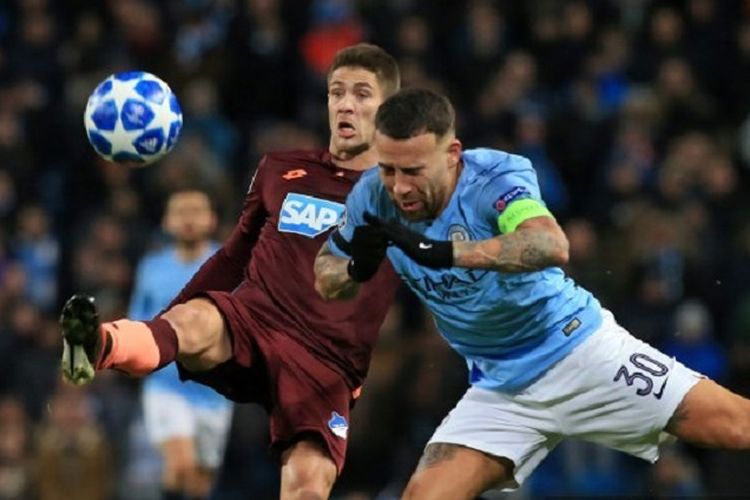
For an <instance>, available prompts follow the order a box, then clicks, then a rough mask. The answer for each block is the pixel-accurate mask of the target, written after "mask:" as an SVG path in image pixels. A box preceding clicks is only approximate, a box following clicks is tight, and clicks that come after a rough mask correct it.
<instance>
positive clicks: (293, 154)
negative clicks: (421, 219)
mask: <svg viewBox="0 0 750 500" xmlns="http://www.w3.org/2000/svg"><path fill="white" fill-rule="evenodd" d="M329 164H331V158H330V154H329V153H328V152H327V151H326V150H324V149H294V150H291V151H270V152H268V153H266V154H264V155H263V157H262V158H261V160H260V167H263V168H264V169H269V170H275V169H284V168H286V169H289V168H294V167H305V166H312V165H329Z"/></svg>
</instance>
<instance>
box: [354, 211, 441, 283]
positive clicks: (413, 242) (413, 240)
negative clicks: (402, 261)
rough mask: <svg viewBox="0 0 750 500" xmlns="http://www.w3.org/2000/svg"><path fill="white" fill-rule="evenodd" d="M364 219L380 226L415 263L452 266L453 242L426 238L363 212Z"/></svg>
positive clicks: (435, 267) (395, 223)
mask: <svg viewBox="0 0 750 500" xmlns="http://www.w3.org/2000/svg"><path fill="white" fill-rule="evenodd" d="M364 217H365V221H366V222H367V223H368V224H370V225H372V226H373V227H376V228H380V229H382V231H383V232H384V233H385V235H386V237H387V238H388V241H390V242H392V243H393V244H394V245H396V246H397V247H399V248H400V249H401V250H403V252H404V253H405V254H406V255H408V256H409V257H410V258H411V259H412V260H413V261H414V262H416V263H417V264H420V265H423V266H425V267H430V268H433V269H441V268H445V267H452V266H453V242H452V241H438V240H431V239H429V238H426V237H425V236H424V235H423V234H419V233H418V232H416V231H412V230H411V229H409V228H408V227H406V226H403V225H401V224H399V223H398V222H395V221H387V220H383V219H380V218H378V217H375V216H374V215H372V214H371V213H368V212H365V215H364Z"/></svg>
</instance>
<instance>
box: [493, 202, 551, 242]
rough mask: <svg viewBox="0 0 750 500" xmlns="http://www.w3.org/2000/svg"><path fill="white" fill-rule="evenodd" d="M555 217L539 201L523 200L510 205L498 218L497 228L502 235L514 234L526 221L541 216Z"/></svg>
mask: <svg viewBox="0 0 750 500" xmlns="http://www.w3.org/2000/svg"><path fill="white" fill-rule="evenodd" d="M544 215H546V216H549V217H553V215H552V212H550V211H549V210H548V209H547V207H545V206H544V205H543V204H542V203H541V202H539V201H538V200H534V199H532V198H523V199H521V200H516V201H514V202H513V203H511V204H510V205H508V206H507V207H506V208H505V210H503V213H501V214H500V215H498V217H497V227H498V228H499V229H500V232H501V233H502V234H507V233H512V232H513V231H515V230H516V228H517V227H518V226H519V225H520V224H521V223H522V222H524V221H526V220H528V219H533V218H534V217H541V216H544Z"/></svg>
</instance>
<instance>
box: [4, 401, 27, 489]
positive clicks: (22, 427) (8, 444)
mask: <svg viewBox="0 0 750 500" xmlns="http://www.w3.org/2000/svg"><path fill="white" fill-rule="evenodd" d="M0 429H2V430H3V431H2V432H0V499H2V500H25V499H26V498H28V497H29V496H30V494H31V486H32V477H31V473H30V467H29V454H28V453H29V449H30V446H29V441H30V439H29V423H28V418H27V416H26V412H25V410H24V407H23V405H22V403H21V401H19V400H17V399H14V398H7V397H6V398H0Z"/></svg>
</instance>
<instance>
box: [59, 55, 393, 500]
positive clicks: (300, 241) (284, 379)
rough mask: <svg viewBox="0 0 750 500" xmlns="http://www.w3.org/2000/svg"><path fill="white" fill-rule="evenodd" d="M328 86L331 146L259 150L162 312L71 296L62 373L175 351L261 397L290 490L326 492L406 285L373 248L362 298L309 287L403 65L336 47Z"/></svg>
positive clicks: (172, 357) (300, 494)
mask: <svg viewBox="0 0 750 500" xmlns="http://www.w3.org/2000/svg"><path fill="white" fill-rule="evenodd" d="M327 84H328V118H329V125H330V130H331V138H330V143H329V147H328V150H308V151H292V152H277V153H269V154H267V155H266V156H264V157H263V158H262V159H261V161H260V163H259V165H258V168H257V170H256V172H255V176H254V178H253V181H252V182H251V184H250V188H249V190H248V193H247V195H246V198H245V203H244V207H243V210H242V214H241V215H240V219H239V222H238V223H237V225H236V226H235V228H234V230H233V231H232V233H231V234H230V236H229V238H228V239H227V241H226V242H225V243H224V245H223V246H222V247H221V248H220V249H219V250H218V251H217V252H216V253H215V254H214V255H213V256H212V257H211V258H209V259H208V261H207V262H206V263H205V264H204V265H203V266H202V267H201V268H200V270H199V271H198V272H197V273H196V274H195V276H193V278H192V279H191V280H190V282H188V284H187V285H186V286H185V288H184V289H183V290H182V291H181V292H180V293H179V295H178V296H177V297H176V298H175V299H174V300H173V302H172V304H171V307H169V308H168V309H167V310H166V312H164V313H163V314H161V315H159V316H157V317H156V318H154V319H153V320H150V321H131V320H129V319H121V320H118V321H114V322H108V323H102V324H100V323H99V321H98V318H97V313H96V308H95V305H94V301H93V298H91V297H87V296H84V295H74V296H73V297H71V298H70V299H69V300H68V302H67V303H66V304H65V306H64V307H63V310H62V314H61V317H60V323H61V326H62V334H63V340H64V342H63V344H64V352H63V359H62V371H63V377H64V378H65V379H66V380H68V381H70V382H72V383H75V384H84V383H87V382H89V381H91V380H92V379H93V378H94V375H95V372H96V370H103V369H107V368H110V369H117V370H120V371H124V372H127V373H129V374H131V375H134V376H143V375H146V374H148V373H151V372H153V371H155V370H158V369H159V368H161V367H163V366H165V365H167V364H168V363H170V362H172V361H177V366H178V369H179V372H180V376H181V378H182V379H183V380H195V381H198V382H200V383H203V384H205V385H208V386H210V387H213V388H214V389H215V390H217V391H218V392H220V393H221V394H223V395H224V396H226V397H227V398H228V399H231V400H233V401H238V402H256V403H260V404H262V405H263V406H264V407H265V408H266V410H267V412H268V414H269V417H270V427H271V428H270V431H271V432H270V434H271V446H272V448H273V449H274V450H275V451H277V452H278V453H279V457H280V462H281V497H282V498H326V497H328V495H329V494H330V491H331V488H332V486H333V483H334V481H335V480H336V477H337V476H338V474H339V473H340V472H341V468H342V467H343V465H344V457H345V453H346V443H347V441H346V439H347V430H348V426H349V409H350V406H351V405H352V404H353V402H354V400H355V399H356V397H357V395H358V392H359V388H360V387H361V385H362V382H363V380H364V377H365V375H366V373H367V369H368V365H369V362H370V354H371V351H372V349H373V346H374V344H375V341H376V338H377V333H378V329H379V326H380V324H381V323H382V321H383V319H384V317H385V314H386V311H387V309H388V305H389V304H390V302H391V300H392V298H393V295H394V293H395V291H396V289H397V287H398V279H397V277H396V275H395V273H394V272H393V269H392V268H391V267H390V266H389V265H387V264H383V265H382V266H380V265H379V264H380V259H376V260H374V261H373V263H372V264H371V265H369V266H368V265H367V264H368V263H366V262H361V263H359V265H358V267H357V269H358V272H359V273H363V272H364V273H365V274H369V275H371V279H369V280H368V283H367V284H366V285H363V286H362V287H361V290H360V293H359V295H358V297H357V298H356V299H355V300H352V301H348V302H345V303H343V302H341V303H336V302H325V301H323V299H321V298H320V296H319V295H318V294H317V293H316V292H315V290H314V287H313V283H314V275H313V262H314V260H315V255H316V254H317V252H318V249H319V248H320V247H321V245H322V243H323V242H324V241H325V240H326V238H327V235H328V232H329V230H330V229H331V228H333V227H334V226H336V225H337V224H338V223H339V221H340V220H341V219H342V215H343V212H344V201H345V199H346V195H347V193H348V192H349V191H350V190H351V188H352V186H353V185H354V183H355V182H356V181H357V179H359V177H360V175H361V174H362V172H363V171H364V170H366V169H368V168H370V167H372V166H374V165H375V164H376V163H377V157H376V153H375V151H374V150H373V148H372V146H371V142H372V138H373V133H374V118H375V112H376V111H377V108H378V106H379V105H380V103H381V102H383V100H384V99H385V98H386V97H388V96H389V95H391V94H393V93H394V92H396V91H397V90H398V88H399V84H400V78H399V70H398V66H397V64H396V62H395V61H394V60H393V58H392V57H391V56H390V55H388V54H387V53H386V52H385V51H383V50H382V49H380V48H378V47H375V46H372V45H367V44H360V45H355V46H352V47H348V48H346V49H343V50H342V51H340V52H339V53H338V54H337V55H336V57H335V59H334V61H333V63H332V65H331V68H330V70H329V73H328V78H327ZM353 244H366V245H382V247H383V252H384V251H385V240H384V239H382V238H381V237H380V235H378V234H368V233H359V236H358V238H355V240H354V241H353ZM363 270H364V271H363ZM359 278H360V279H362V281H365V279H364V278H370V276H360V277H359Z"/></svg>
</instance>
